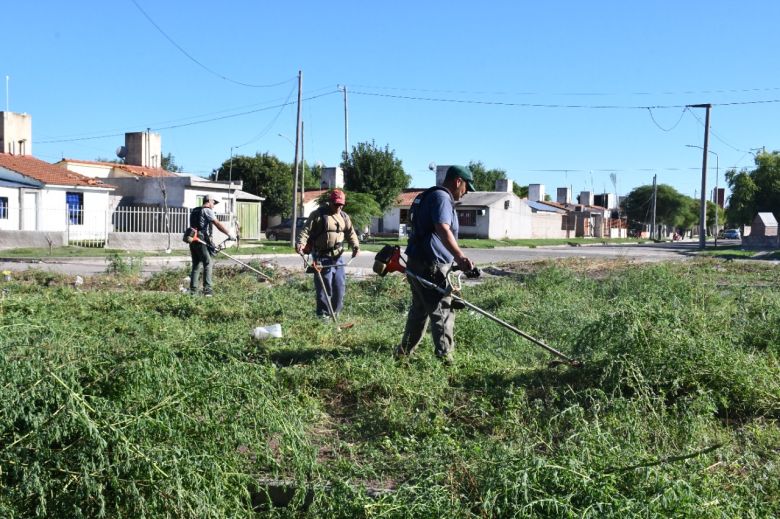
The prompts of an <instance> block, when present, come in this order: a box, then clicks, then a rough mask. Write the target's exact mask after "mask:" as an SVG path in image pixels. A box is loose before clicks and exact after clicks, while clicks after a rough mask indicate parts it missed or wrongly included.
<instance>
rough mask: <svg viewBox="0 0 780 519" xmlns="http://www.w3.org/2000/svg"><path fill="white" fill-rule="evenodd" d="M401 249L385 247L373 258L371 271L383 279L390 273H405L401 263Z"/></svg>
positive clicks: (391, 246)
mask: <svg viewBox="0 0 780 519" xmlns="http://www.w3.org/2000/svg"><path fill="white" fill-rule="evenodd" d="M402 261H403V258H402V257H401V247H399V246H398V245H385V246H384V247H382V249H381V250H380V251H379V252H377V253H376V256H374V267H373V270H374V272H376V273H377V274H379V275H380V276H382V277H384V276H386V275H387V274H388V273H390V272H401V273H403V272H406V267H404V266H403V265H402V264H401V262H402Z"/></svg>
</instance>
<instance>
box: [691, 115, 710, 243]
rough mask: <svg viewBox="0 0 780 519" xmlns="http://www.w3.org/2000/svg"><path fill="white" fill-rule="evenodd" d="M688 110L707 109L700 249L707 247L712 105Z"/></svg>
mask: <svg viewBox="0 0 780 519" xmlns="http://www.w3.org/2000/svg"><path fill="white" fill-rule="evenodd" d="M687 108H706V109H707V115H706V117H705V119H704V147H703V148H702V158H701V207H700V208H699V248H700V249H702V250H703V249H704V248H705V247H706V245H707V153H708V149H709V144H710V110H711V109H712V105H711V104H709V103H708V104H700V105H688V106H687Z"/></svg>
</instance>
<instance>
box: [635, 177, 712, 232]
mask: <svg viewBox="0 0 780 519" xmlns="http://www.w3.org/2000/svg"><path fill="white" fill-rule="evenodd" d="M695 202H696V201H695V200H694V199H693V198H691V197H688V196H685V195H683V194H681V193H679V192H678V191H677V190H676V189H674V188H673V187H672V186H669V185H666V184H659V185H658V187H657V195H656V210H655V215H656V216H655V219H656V223H658V224H665V225H669V226H673V227H679V228H685V227H688V226H689V225H692V222H691V218H694V221H698V218H699V217H698V213H697V212H696V211H694V210H693V209H695V208H696V206H695ZM623 211H625V213H626V215H627V216H628V221H629V225H631V226H632V227H636V226H637V225H643V224H649V223H651V221H652V217H653V186H652V185H644V186H639V187H637V188H634V189H633V190H632V191H631V192H630V193H629V194H628V196H626V198H625V200H624V201H623Z"/></svg>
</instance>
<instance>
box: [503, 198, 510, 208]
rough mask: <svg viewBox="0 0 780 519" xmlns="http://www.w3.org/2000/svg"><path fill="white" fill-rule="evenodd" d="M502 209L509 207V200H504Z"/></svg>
mask: <svg viewBox="0 0 780 519" xmlns="http://www.w3.org/2000/svg"><path fill="white" fill-rule="evenodd" d="M504 209H509V200H504Z"/></svg>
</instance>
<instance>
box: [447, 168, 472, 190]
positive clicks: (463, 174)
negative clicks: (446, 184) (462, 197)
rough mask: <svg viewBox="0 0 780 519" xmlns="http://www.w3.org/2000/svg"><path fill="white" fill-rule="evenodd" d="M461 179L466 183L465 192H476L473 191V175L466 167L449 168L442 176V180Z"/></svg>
mask: <svg viewBox="0 0 780 519" xmlns="http://www.w3.org/2000/svg"><path fill="white" fill-rule="evenodd" d="M456 177H459V178H462V179H463V180H465V181H466V192H470V191H476V189H474V175H472V174H471V170H470V169H469V168H467V167H466V166H450V167H449V168H447V173H446V174H445V175H444V179H445V180H447V179H449V178H456Z"/></svg>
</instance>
